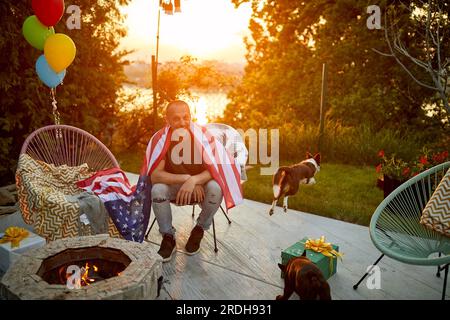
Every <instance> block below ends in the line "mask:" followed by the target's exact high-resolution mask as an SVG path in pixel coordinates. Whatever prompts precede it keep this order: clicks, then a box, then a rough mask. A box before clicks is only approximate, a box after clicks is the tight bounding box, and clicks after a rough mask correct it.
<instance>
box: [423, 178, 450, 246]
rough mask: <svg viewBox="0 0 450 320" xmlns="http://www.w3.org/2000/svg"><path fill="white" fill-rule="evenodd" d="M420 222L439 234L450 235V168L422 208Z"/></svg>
mask: <svg viewBox="0 0 450 320" xmlns="http://www.w3.org/2000/svg"><path fill="white" fill-rule="evenodd" d="M420 223H421V224H423V225H425V226H427V227H428V228H430V229H433V230H434V231H436V232H439V233H440V234H443V235H445V236H447V237H449V236H450V170H448V171H447V173H446V174H445V176H444V177H443V178H442V180H441V182H440V183H439V185H438V186H437V188H436V190H435V191H434V193H433V195H432V196H431V198H430V200H429V201H428V203H427V205H426V206H425V209H423V212H422V217H421V219H420Z"/></svg>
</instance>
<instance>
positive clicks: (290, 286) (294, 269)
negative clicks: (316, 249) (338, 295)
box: [276, 250, 331, 300]
mask: <svg viewBox="0 0 450 320" xmlns="http://www.w3.org/2000/svg"><path fill="white" fill-rule="evenodd" d="M278 266H279V267H280V269H281V270H282V271H283V272H284V292H283V294H282V295H279V296H277V298H276V299H277V300H288V299H289V297H290V296H291V295H292V293H293V292H295V293H297V294H298V296H299V297H300V299H301V300H331V294H330V286H329V285H328V282H327V281H326V280H325V278H324V276H323V274H322V272H321V271H320V269H319V268H317V266H316V265H315V264H314V263H312V262H311V260H309V259H308V258H307V257H306V250H305V251H303V254H302V255H301V256H300V257H295V258H292V259H290V260H289V262H288V264H287V265H286V266H283V265H282V264H278Z"/></svg>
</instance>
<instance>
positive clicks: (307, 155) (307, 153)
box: [306, 151, 313, 159]
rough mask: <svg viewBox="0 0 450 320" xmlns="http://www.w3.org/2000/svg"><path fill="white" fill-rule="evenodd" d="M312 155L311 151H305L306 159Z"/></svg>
mask: <svg viewBox="0 0 450 320" xmlns="http://www.w3.org/2000/svg"><path fill="white" fill-rule="evenodd" d="M312 157H313V155H312V154H311V152H309V151H306V159H311V158H312Z"/></svg>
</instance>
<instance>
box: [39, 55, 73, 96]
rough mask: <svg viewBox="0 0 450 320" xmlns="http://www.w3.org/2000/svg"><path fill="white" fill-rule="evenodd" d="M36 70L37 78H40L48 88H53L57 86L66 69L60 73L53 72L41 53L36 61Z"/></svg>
mask: <svg viewBox="0 0 450 320" xmlns="http://www.w3.org/2000/svg"><path fill="white" fill-rule="evenodd" d="M36 72H37V74H38V77H39V79H41V81H42V82H43V83H45V85H46V86H47V87H50V88H55V87H56V86H58V85H59V84H60V83H61V82H62V81H63V79H64V77H65V75H66V70H63V71H62V72H60V73H55V72H54V71H53V70H52V68H50V66H49V65H48V63H47V60H46V59H45V56H44V55H41V56H40V57H39V58H38V59H37V61H36Z"/></svg>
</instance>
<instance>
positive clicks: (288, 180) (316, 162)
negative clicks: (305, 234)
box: [269, 152, 320, 215]
mask: <svg viewBox="0 0 450 320" xmlns="http://www.w3.org/2000/svg"><path fill="white" fill-rule="evenodd" d="M319 171H320V154H319V153H317V154H316V155H315V156H313V155H312V154H311V153H309V152H307V153H306V160H303V161H302V162H300V163H297V164H294V165H292V166H289V167H280V168H278V170H277V171H276V172H275V174H274V176H273V181H272V184H273V201H272V207H271V208H270V211H269V214H270V215H272V214H273V213H274V209H275V205H276V204H277V201H278V199H280V198H283V209H284V212H287V208H288V196H293V195H295V194H296V193H297V191H298V188H299V185H300V184H315V183H316V180H315V179H314V175H315V174H316V173H317V172H319Z"/></svg>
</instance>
